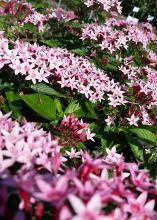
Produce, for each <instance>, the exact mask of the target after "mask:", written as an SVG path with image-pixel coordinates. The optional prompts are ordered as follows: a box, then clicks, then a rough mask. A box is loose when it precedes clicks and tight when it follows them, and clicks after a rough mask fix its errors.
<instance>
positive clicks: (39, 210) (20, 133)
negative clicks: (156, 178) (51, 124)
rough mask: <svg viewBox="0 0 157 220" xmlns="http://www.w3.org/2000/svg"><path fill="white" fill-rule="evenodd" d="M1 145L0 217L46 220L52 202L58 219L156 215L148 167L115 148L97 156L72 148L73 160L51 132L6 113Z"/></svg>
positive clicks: (132, 219)
mask: <svg viewBox="0 0 157 220" xmlns="http://www.w3.org/2000/svg"><path fill="white" fill-rule="evenodd" d="M0 146H1V156H0V186H1V194H0V198H1V204H0V216H1V217H2V216H5V218H6V219H21V220H24V219H28V218H29V217H31V216H36V217H37V218H39V219H42V218H43V215H44V213H45V212H46V211H47V210H46V207H47V204H49V207H51V208H52V209H49V214H50V216H52V218H53V219H54V220H67V219H68V220H74V219H78V220H84V219H94V220H98V219H99V220H101V219H104V220H117V219H119V218H121V219H123V220H136V219H141V220H144V219H149V220H155V219H156V218H157V212H155V210H154V208H155V202H156V201H157V186H156V185H155V182H153V181H152V180H151V178H150V177H149V173H148V172H147V171H146V170H142V169H140V168H139V166H138V165H137V164H134V163H127V162H125V161H124V158H123V156H122V155H120V154H118V153H117V152H116V148H115V147H113V148H112V149H111V150H109V149H106V152H107V154H106V156H105V157H101V158H100V157H99V158H96V159H93V158H92V157H91V156H90V155H89V154H88V153H87V152H81V153H80V152H78V153H77V152H76V151H75V150H74V149H73V152H72V154H73V155H72V154H71V155H72V156H70V158H69V152H68V156H66V155H63V156H64V157H63V156H62V155H61V153H60V147H59V146H58V144H57V141H56V140H55V139H53V138H52V137H51V136H50V134H47V133H46V132H44V131H43V130H42V129H39V128H36V127H35V125H34V124H32V123H27V122H24V124H23V125H21V126H20V125H19V124H18V123H17V122H16V121H13V120H12V119H11V118H9V115H8V114H7V115H3V114H2V113H0ZM74 151H75V152H74ZM43 154H44V156H42V155H43ZM66 154H67V152H66ZM66 157H67V158H66ZM68 158H69V159H68ZM41 161H42V162H41ZM71 162H72V163H73V167H71ZM48 163H50V165H48ZM18 164H19V165H18ZM10 189H11V190H10ZM12 194H13V195H14V196H15V194H16V195H17V196H18V198H19V205H18V210H16V212H14V213H13V212H12V210H11V209H10V207H9V203H8V201H9V200H11V196H12ZM50 210H51V211H50ZM14 211H15V210H14ZM24 213H26V216H27V218H25V214H24Z"/></svg>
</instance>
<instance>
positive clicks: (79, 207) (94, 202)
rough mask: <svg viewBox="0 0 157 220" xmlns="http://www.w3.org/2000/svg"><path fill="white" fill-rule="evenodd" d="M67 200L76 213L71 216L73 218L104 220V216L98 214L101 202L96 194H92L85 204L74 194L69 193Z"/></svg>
mask: <svg viewBox="0 0 157 220" xmlns="http://www.w3.org/2000/svg"><path fill="white" fill-rule="evenodd" d="M69 201H70V203H71V205H72V207H73V209H74V211H75V212H76V214H77V215H76V216H74V217H73V218H72V219H73V220H83V219H93V220H103V219H104V220H105V217H103V215H101V214H100V211H101V208H102V203H101V198H100V196H99V195H98V194H96V195H94V196H93V197H92V198H91V199H90V200H89V201H88V203H87V204H86V205H85V204H84V203H83V202H82V201H81V200H80V199H79V198H78V197H76V196H74V195H69Z"/></svg>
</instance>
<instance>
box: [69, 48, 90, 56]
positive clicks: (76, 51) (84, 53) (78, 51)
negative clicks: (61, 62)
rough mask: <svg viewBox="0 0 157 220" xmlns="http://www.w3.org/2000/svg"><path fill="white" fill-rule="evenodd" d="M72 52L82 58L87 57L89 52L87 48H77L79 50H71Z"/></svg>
mask: <svg viewBox="0 0 157 220" xmlns="http://www.w3.org/2000/svg"><path fill="white" fill-rule="evenodd" d="M71 52H72V53H75V54H77V55H80V56H85V55H87V53H88V50H87V49H86V48H82V49H80V48H77V49H73V50H71Z"/></svg>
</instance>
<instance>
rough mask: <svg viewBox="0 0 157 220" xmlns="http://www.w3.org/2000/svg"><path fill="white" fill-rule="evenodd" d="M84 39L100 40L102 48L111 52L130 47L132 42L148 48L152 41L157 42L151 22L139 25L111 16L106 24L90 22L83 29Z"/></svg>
mask: <svg viewBox="0 0 157 220" xmlns="http://www.w3.org/2000/svg"><path fill="white" fill-rule="evenodd" d="M81 39H82V40H85V39H90V40H92V41H94V42H98V43H99V46H100V48H101V50H104V49H105V50H109V51H110V52H111V53H113V52H115V51H116V50H119V49H121V48H124V49H128V46H129V45H130V43H134V44H135V45H137V44H141V45H143V47H144V48H145V49H146V48H147V46H148V44H149V43H151V42H155V43H156V42H157V37H156V35H155V33H154V30H153V28H152V27H151V25H150V24H143V25H142V26H141V27H138V26H137V25H136V24H130V23H127V22H126V21H124V20H117V19H115V18H110V19H108V20H107V21H106V23H105V25H99V24H97V23H93V24H88V25H87V26H86V27H85V28H83V29H82V37H81Z"/></svg>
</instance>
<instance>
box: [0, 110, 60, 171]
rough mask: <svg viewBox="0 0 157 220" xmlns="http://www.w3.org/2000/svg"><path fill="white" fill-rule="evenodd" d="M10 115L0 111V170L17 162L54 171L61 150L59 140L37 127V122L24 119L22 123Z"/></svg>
mask: <svg viewBox="0 0 157 220" xmlns="http://www.w3.org/2000/svg"><path fill="white" fill-rule="evenodd" d="M9 116H10V113H9V114H6V115H3V114H2V112H0V172H3V171H4V170H5V169H7V168H8V167H10V166H13V165H14V164H15V163H19V164H26V165H27V166H33V165H36V166H38V167H39V168H40V167H44V168H46V169H48V170H49V171H52V169H53V163H54V161H53V158H54V157H56V155H58V153H59V151H60V146H59V145H58V140H57V139H56V138H53V137H52V136H51V134H50V133H49V134H47V133H46V132H45V131H43V129H41V128H37V126H36V124H35V123H28V122H26V121H24V123H23V124H22V125H20V124H19V123H18V122H16V121H13V120H12V119H11V118H9Z"/></svg>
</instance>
